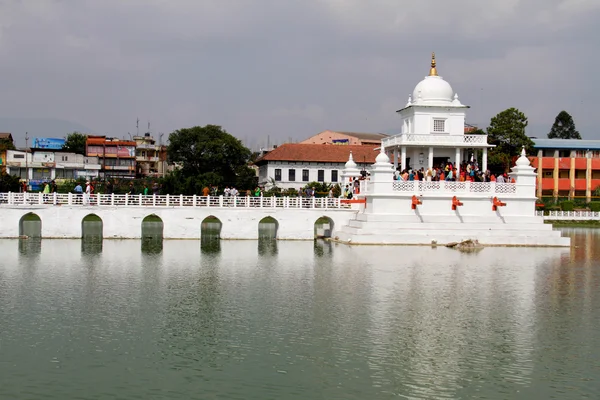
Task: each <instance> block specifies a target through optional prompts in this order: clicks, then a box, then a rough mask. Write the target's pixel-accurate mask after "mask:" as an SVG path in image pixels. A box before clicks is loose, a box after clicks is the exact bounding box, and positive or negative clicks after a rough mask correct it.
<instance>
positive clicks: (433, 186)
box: [392, 181, 517, 194]
mask: <svg viewBox="0 0 600 400" xmlns="http://www.w3.org/2000/svg"><path fill="white" fill-rule="evenodd" d="M392 185H393V191H394V192H410V193H414V192H417V193H482V194H487V193H490V194H514V193H516V192H517V186H516V184H514V183H496V182H470V181H465V182H452V181H394V182H393V183H392Z"/></svg>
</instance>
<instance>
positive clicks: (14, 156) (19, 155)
mask: <svg viewBox="0 0 600 400" xmlns="http://www.w3.org/2000/svg"><path fill="white" fill-rule="evenodd" d="M13 158H15V159H17V158H25V154H13Z"/></svg>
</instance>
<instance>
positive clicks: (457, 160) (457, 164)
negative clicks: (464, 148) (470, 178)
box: [454, 147, 460, 181]
mask: <svg viewBox="0 0 600 400" xmlns="http://www.w3.org/2000/svg"><path fill="white" fill-rule="evenodd" d="M454 166H455V167H456V176H455V177H454V178H455V179H456V180H457V181H458V178H460V148H458V147H457V148H456V153H455V154H454Z"/></svg>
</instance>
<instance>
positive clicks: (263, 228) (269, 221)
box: [258, 216, 279, 239]
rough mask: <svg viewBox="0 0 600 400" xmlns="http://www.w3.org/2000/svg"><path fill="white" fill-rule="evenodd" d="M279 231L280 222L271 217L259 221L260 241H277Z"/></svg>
mask: <svg viewBox="0 0 600 400" xmlns="http://www.w3.org/2000/svg"><path fill="white" fill-rule="evenodd" d="M277 231H279V222H278V221H277V220H276V219H275V218H273V217H271V216H269V217H264V218H263V219H261V220H260V221H258V238H259V239H277Z"/></svg>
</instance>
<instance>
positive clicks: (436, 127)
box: [433, 119, 446, 132]
mask: <svg viewBox="0 0 600 400" xmlns="http://www.w3.org/2000/svg"><path fill="white" fill-rule="evenodd" d="M433 131H434V132H446V120H445V119H434V120H433Z"/></svg>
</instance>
